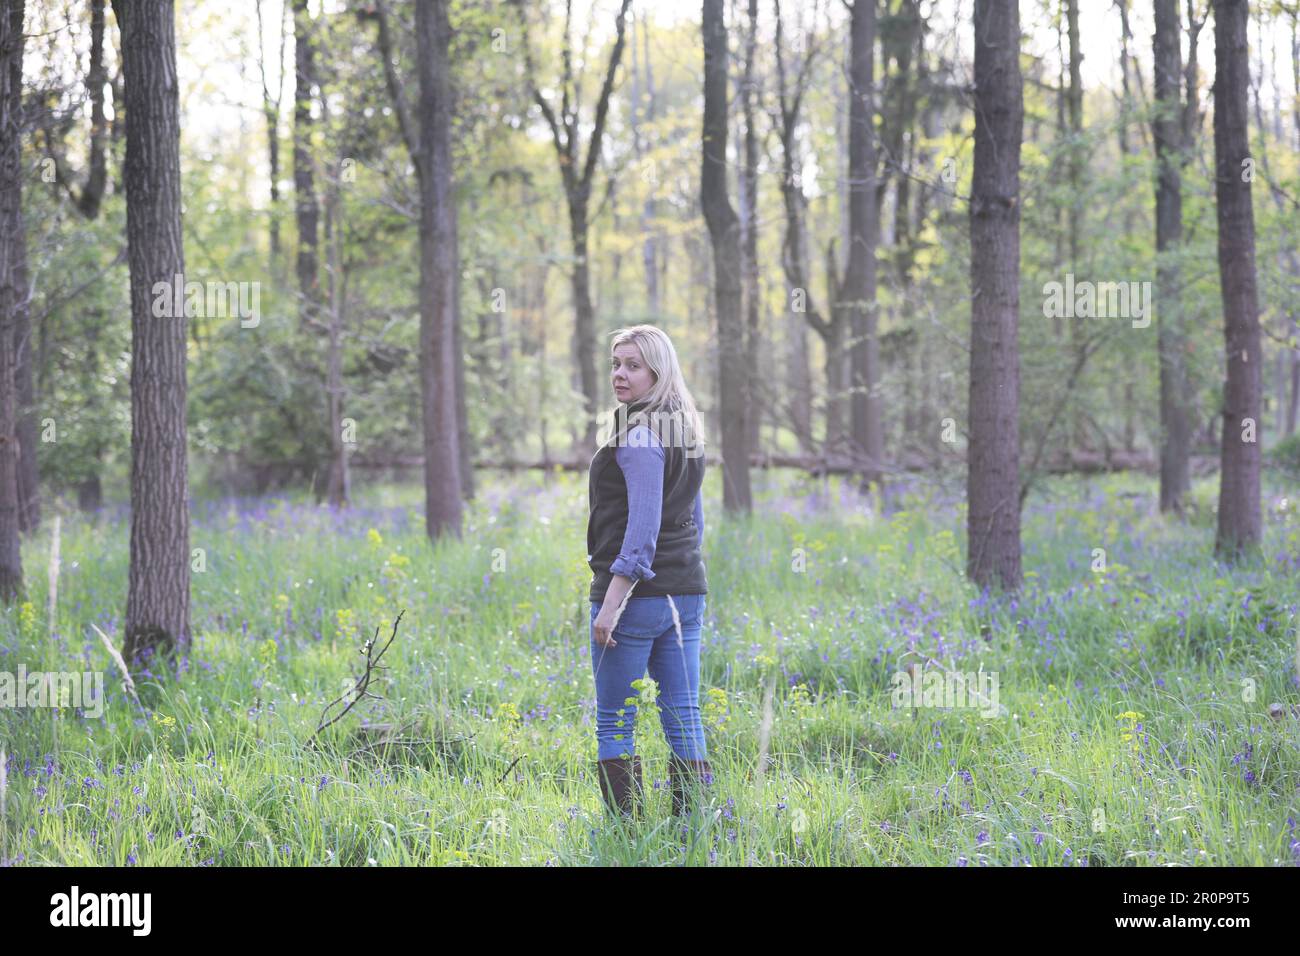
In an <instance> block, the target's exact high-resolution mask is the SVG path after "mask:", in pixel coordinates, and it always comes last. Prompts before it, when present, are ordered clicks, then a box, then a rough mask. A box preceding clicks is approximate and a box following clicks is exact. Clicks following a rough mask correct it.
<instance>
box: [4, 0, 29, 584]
mask: <svg viewBox="0 0 1300 956" xmlns="http://www.w3.org/2000/svg"><path fill="white" fill-rule="evenodd" d="M22 85H23V0H0V602H3V603H4V604H12V603H13V602H14V601H15V600H16V599H17V598H18V597H20V596H21V595H22V593H23V564H22V548H21V543H20V542H21V535H20V532H19V502H18V455H19V450H18V436H17V417H18V395H17V390H16V383H15V380H14V366H15V363H16V358H17V355H16V346H17V344H18V343H17V338H16V332H17V327H18V324H19V322H18V317H19V314H20V313H25V312H26V311H27V266H26V260H27V250H26V242H27V232H26V229H25V227H24V223H23V186H22V177H23V164H22Z"/></svg>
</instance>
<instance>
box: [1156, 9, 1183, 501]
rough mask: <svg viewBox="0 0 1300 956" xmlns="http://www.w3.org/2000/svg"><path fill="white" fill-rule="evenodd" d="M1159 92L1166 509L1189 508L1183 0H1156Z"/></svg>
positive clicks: (1159, 335)
mask: <svg viewBox="0 0 1300 956" xmlns="http://www.w3.org/2000/svg"><path fill="white" fill-rule="evenodd" d="M1155 26H1156V29H1155V37H1154V53H1155V98H1156V115H1155V120H1154V122H1153V124H1152V126H1153V130H1152V132H1153V139H1154V140H1155V148H1156V163H1157V179H1156V260H1157V263H1158V264H1157V267H1156V286H1157V289H1158V291H1157V296H1158V299H1159V302H1160V309H1159V310H1158V312H1157V315H1156V322H1157V328H1156V352H1157V355H1158V358H1159V365H1160V435H1161V437H1160V510H1161V511H1173V512H1176V513H1180V514H1181V513H1182V509H1183V495H1185V494H1186V493H1187V489H1188V488H1189V487H1190V480H1191V479H1190V476H1189V473H1188V456H1189V455H1190V454H1191V415H1190V413H1189V405H1190V395H1189V394H1188V384H1187V364H1186V357H1185V356H1186V350H1187V336H1186V331H1185V327H1184V316H1183V304H1182V275H1181V269H1180V268H1179V266H1178V260H1177V253H1178V248H1179V246H1180V245H1181V244H1182V237H1183V194H1182V174H1181V169H1182V166H1183V164H1184V163H1185V162H1186V158H1185V157H1186V153H1185V150H1186V147H1187V145H1188V144H1186V143H1185V142H1184V141H1183V136H1182V132H1183V126H1182V122H1181V115H1182V108H1183V99H1182V94H1181V76H1182V55H1181V51H1180V46H1179V44H1180V39H1181V35H1182V33H1181V28H1180V26H1179V18H1178V0H1155Z"/></svg>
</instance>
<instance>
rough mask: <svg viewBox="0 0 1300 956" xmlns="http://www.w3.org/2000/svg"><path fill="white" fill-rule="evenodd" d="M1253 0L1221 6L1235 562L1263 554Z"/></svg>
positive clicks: (1226, 547) (1223, 259)
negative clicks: (1249, 30)
mask: <svg viewBox="0 0 1300 956" xmlns="http://www.w3.org/2000/svg"><path fill="white" fill-rule="evenodd" d="M1247 17H1248V13H1247V5H1246V0H1215V3H1214V160H1215V184H1214V185H1215V189H1214V194H1215V205H1216V208H1217V211H1218V223H1219V282H1220V286H1221V288H1222V292H1223V319H1224V322H1223V334H1224V342H1225V346H1226V358H1227V377H1226V379H1225V381H1224V387H1223V432H1222V437H1221V443H1220V458H1221V466H1220V474H1219V522H1218V534H1217V536H1216V538H1215V545H1214V549H1215V554H1216V555H1217V556H1218V557H1220V558H1224V559H1228V560H1232V559H1235V558H1237V557H1240V556H1242V555H1243V554H1244V553H1245V552H1247V551H1250V550H1254V549H1256V548H1258V546H1259V544H1260V541H1261V538H1262V534H1263V520H1262V516H1261V513H1260V488H1259V480H1260V443H1259V429H1260V405H1261V397H1262V385H1261V372H1262V362H1263V352H1262V349H1261V343H1260V330H1259V299H1258V293H1257V290H1256V285H1255V218H1254V212H1253V210H1252V208H1251V196H1250V177H1249V176H1248V175H1247V174H1246V168H1245V164H1244V161H1245V160H1247V159H1249V158H1250V156H1251V151H1250V142H1249V138H1248V136H1247V130H1246V123H1247V116H1248V113H1247V106H1248V104H1247V99H1246V90H1247V86H1248V84H1249V73H1248V71H1249V60H1248V53H1247V49H1248V47H1247V43H1246V24H1247Z"/></svg>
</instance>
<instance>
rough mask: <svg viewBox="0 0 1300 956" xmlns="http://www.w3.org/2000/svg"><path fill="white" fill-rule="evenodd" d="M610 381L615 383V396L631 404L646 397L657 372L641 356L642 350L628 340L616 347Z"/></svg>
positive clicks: (611, 360)
mask: <svg viewBox="0 0 1300 956" xmlns="http://www.w3.org/2000/svg"><path fill="white" fill-rule="evenodd" d="M610 381H611V382H612V383H613V385H614V397H615V398H617V399H618V400H619V401H620V402H623V403H624V404H626V405H630V404H632V403H633V402H636V401H639V400H640V399H642V398H644V397H645V395H646V393H648V392H649V391H650V389H651V388H653V387H654V384H655V374H654V372H652V371H650V368H649V366H647V365H646V364H645V360H644V359H642V358H641V350H640V349H639V348H637V346H636V345H635V344H634V343H631V342H628V343H626V344H624V345H617V346H615V347H614V356H613V358H612V359H610Z"/></svg>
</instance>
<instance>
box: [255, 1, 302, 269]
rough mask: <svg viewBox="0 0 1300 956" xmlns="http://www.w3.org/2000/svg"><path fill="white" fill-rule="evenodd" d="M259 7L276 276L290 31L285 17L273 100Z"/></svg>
mask: <svg viewBox="0 0 1300 956" xmlns="http://www.w3.org/2000/svg"><path fill="white" fill-rule="evenodd" d="M255 6H256V10H257V66H258V69H259V70H260V72H261V75H262V115H263V116H264V117H265V118H266V151H267V160H268V162H269V163H270V167H271V208H270V211H269V215H268V222H269V227H268V232H269V238H270V243H271V249H270V252H271V271H272V272H273V273H275V270H276V268H277V266H278V263H279V261H280V96H281V93H280V90H282V89H283V87H284V47H285V34H286V32H287V31H286V30H285V29H284V20H285V17H282V18H281V21H280V60H279V72H278V73H277V74H276V75H277V78H278V79H279V82H280V86H278V87H277V88H276V93H275V96H271V90H270V87H268V86H267V81H266V53H265V51H264V50H263V48H262V40H263V37H262V0H255ZM282 10H283V12H284V13H285V14H286V15H287V13H288V7H287V6H284V7H282ZM295 105H296V102H295ZM295 121H296V120H295Z"/></svg>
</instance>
